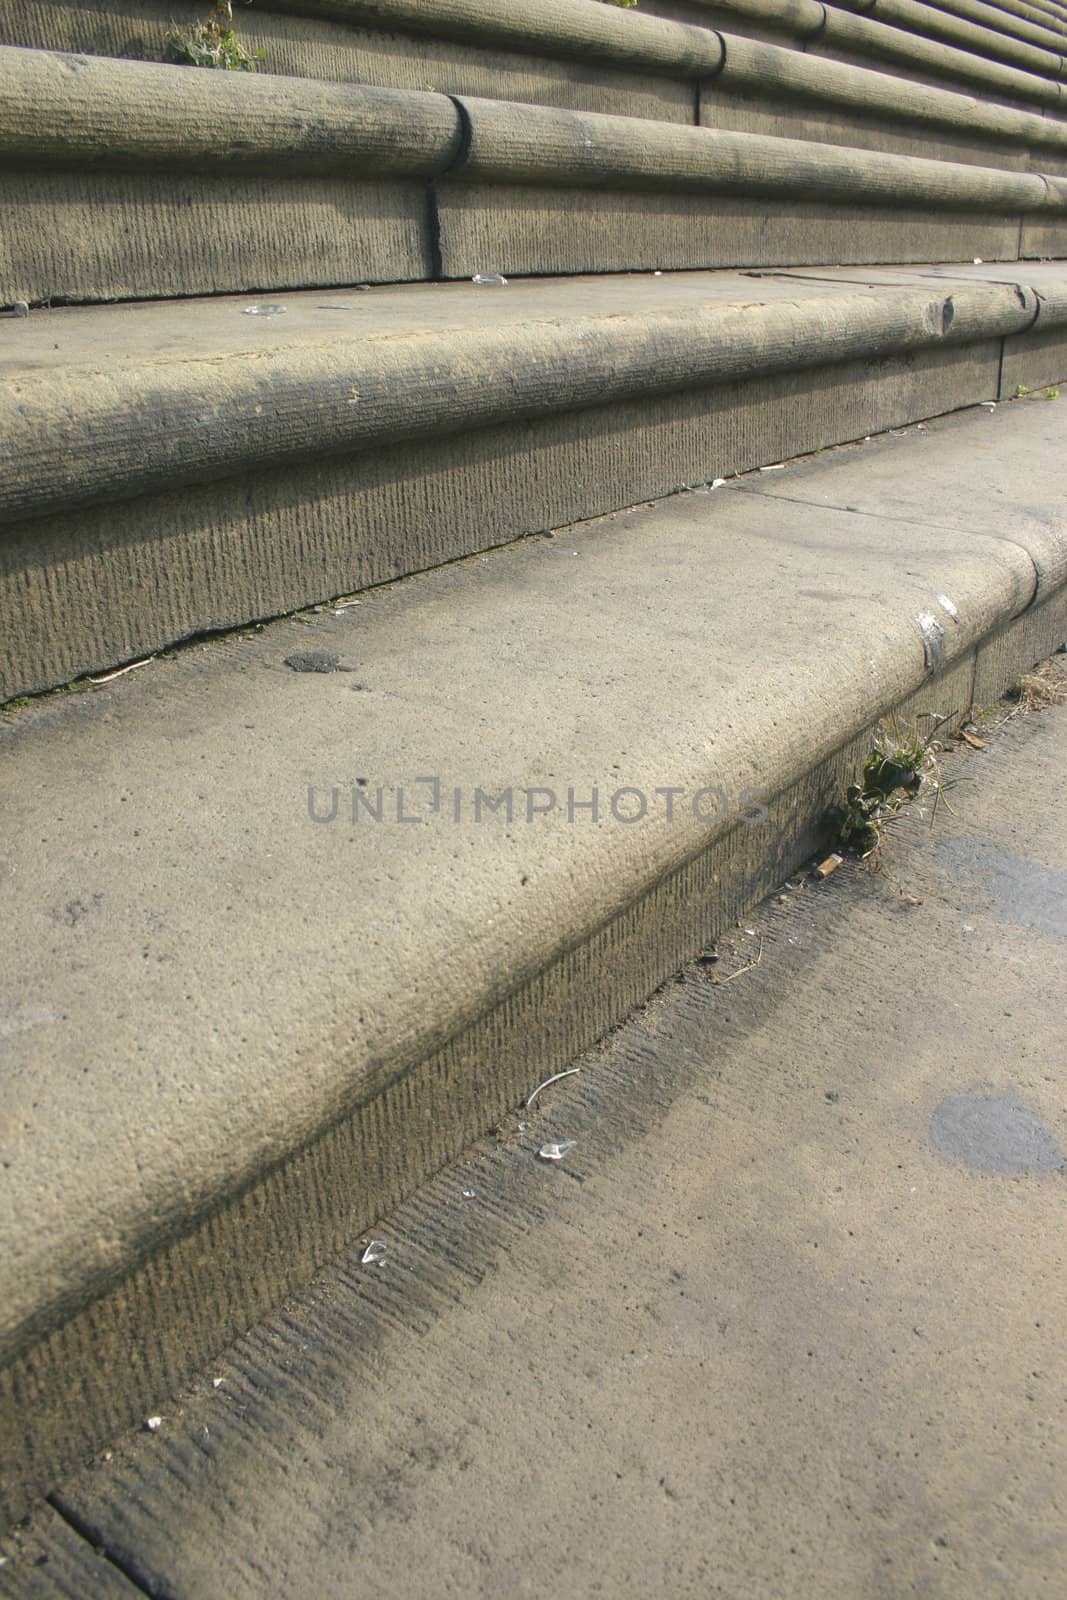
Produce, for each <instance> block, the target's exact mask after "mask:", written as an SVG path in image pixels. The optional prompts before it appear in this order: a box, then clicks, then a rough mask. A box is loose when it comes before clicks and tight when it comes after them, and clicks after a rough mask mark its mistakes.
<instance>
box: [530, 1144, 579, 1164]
mask: <svg viewBox="0 0 1067 1600" xmlns="http://www.w3.org/2000/svg"><path fill="white" fill-rule="evenodd" d="M574 1146H575V1140H573V1139H550V1140H549V1141H548V1143H547V1144H543V1145H542V1146H541V1148H540V1150H538V1152H537V1154H538V1155H539V1156H540V1157H541V1160H542V1161H562V1160H563V1157H564V1156H569V1155H570V1153H571V1151H572V1150H573V1149H574Z"/></svg>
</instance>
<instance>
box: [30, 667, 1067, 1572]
mask: <svg viewBox="0 0 1067 1600" xmlns="http://www.w3.org/2000/svg"><path fill="white" fill-rule="evenodd" d="M1062 660H1063V658H1062V657H1061V658H1060V661H1061V662H1062ZM1057 676H1058V682H1059V684H1060V685H1061V687H1062V690H1063V692H1064V693H1065V694H1067V670H1065V669H1064V667H1063V666H1062V665H1061V666H1060V667H1059V668H1058V674H1057ZM1010 710H1014V711H1015V714H1014V715H1013V716H1011V718H1010V720H1009V721H1008V722H1007V723H1006V724H1001V725H1000V726H999V727H998V726H997V725H998V724H1000V719H1001V718H1002V717H1003V716H1004V715H1005V714H1006V713H1007V712H1008V711H1010ZM990 729H992V731H990ZM983 733H984V734H985V736H986V739H987V743H986V747H985V748H984V749H982V750H981V751H978V750H971V749H958V750H957V751H956V752H955V753H952V752H950V753H948V754H947V755H945V756H943V757H942V775H943V777H944V778H945V780H946V781H948V782H951V783H952V784H953V785H954V786H953V787H952V789H951V790H950V791H949V793H950V798H951V802H952V810H951V812H950V811H949V810H948V809H946V807H944V806H943V805H942V806H941V807H940V808H939V810H938V813H937V816H936V818H932V817H931V815H930V812H929V809H928V805H927V803H926V802H925V801H924V802H921V803H920V806H919V807H917V808H916V809H914V810H913V811H912V812H911V813H910V814H909V815H908V816H907V817H906V818H905V819H904V820H903V821H902V822H901V824H900V825H899V826H898V827H897V829H896V830H895V832H894V833H893V834H892V836H891V839H890V840H889V842H888V843H887V845H886V848H885V852H884V857H883V869H882V871H881V873H880V874H872V873H870V872H869V871H868V870H867V869H866V868H865V867H864V866H863V865H861V864H860V863H858V862H850V863H847V864H846V865H844V866H843V867H842V868H841V869H840V870H839V871H838V872H837V873H836V874H834V875H833V876H832V877H831V878H830V879H828V880H827V881H826V882H825V883H824V884H822V885H818V886H814V885H812V884H811V883H810V881H808V882H805V881H803V880H801V882H800V884H799V886H797V887H793V886H789V887H784V886H783V888H782V889H781V890H780V892H779V893H778V894H777V895H775V896H774V897H772V898H771V899H770V900H769V901H768V902H767V903H765V904H764V905H762V906H760V907H759V908H757V909H755V910H754V911H752V912H750V913H748V914H747V915H746V917H745V919H744V923H743V925H742V926H740V927H737V928H734V929H732V930H730V931H729V932H728V933H727V934H726V935H725V936H724V937H723V938H722V939H721V940H720V941H719V944H718V947H717V952H716V955H717V959H716V960H714V961H711V960H707V959H706V960H705V961H704V962H702V963H694V964H690V965H688V966H687V967H686V968H684V969H683V970H682V971H681V972H680V973H679V974H678V975H677V978H676V979H675V980H674V981H672V982H669V983H668V984H667V985H666V986H665V988H664V989H663V990H661V991H660V992H659V993H658V994H657V995H655V996H654V997H652V999H651V1001H650V1002H649V1003H648V1004H647V1006H642V1007H640V1008H639V1009H638V1011H637V1012H635V1013H634V1014H633V1015H632V1016H631V1017H630V1019H629V1020H628V1021H627V1022H626V1024H625V1025H624V1026H623V1027H622V1028H620V1029H619V1030H618V1031H617V1032H616V1033H615V1034H614V1035H613V1037H612V1038H610V1039H609V1040H607V1041H605V1042H604V1044H603V1045H602V1046H601V1047H599V1048H598V1049H597V1050H595V1051H593V1052H591V1053H589V1054H587V1055H586V1056H584V1057H582V1058H580V1059H579V1060H578V1062H577V1063H575V1064H576V1065H578V1066H579V1067H580V1069H581V1070H580V1073H579V1074H578V1075H574V1076H571V1077H569V1078H567V1079H566V1080H564V1081H562V1082H560V1083H557V1084H555V1085H553V1086H551V1087H550V1088H549V1089H547V1090H545V1091H544V1092H543V1093H542V1094H541V1095H540V1096H539V1098H538V1100H537V1101H536V1102H535V1104H534V1106H533V1107H532V1108H531V1109H530V1110H529V1111H520V1112H517V1113H516V1112H512V1113H511V1114H510V1115H509V1116H507V1117H506V1118H505V1119H504V1120H503V1121H502V1123H501V1127H500V1129H499V1132H498V1135H497V1137H495V1138H491V1139H488V1140H486V1141H484V1142H483V1143H481V1144H479V1145H477V1146H475V1147H473V1148H471V1149H470V1150H468V1151H467V1152H465V1154H464V1156H463V1158H462V1159H461V1160H460V1161H459V1162H458V1163H457V1164H455V1165H453V1166H451V1167H449V1168H448V1169H447V1170H446V1171H444V1172H442V1173H441V1174H439V1175H438V1176H437V1177H436V1178H435V1179H434V1180H433V1182H432V1183H430V1184H428V1185H426V1186H425V1187H424V1188H423V1189H421V1190H420V1191H419V1193H418V1194H417V1195H416V1196H415V1197H413V1199H412V1200H411V1202H410V1203H409V1204H407V1205H405V1206H404V1207H402V1208H400V1209H399V1210H398V1211H396V1212H394V1213H392V1214H390V1215H388V1216H387V1217H385V1218H383V1219H380V1220H379V1221H378V1222H377V1223H376V1225H375V1228H374V1234H375V1236H376V1237H378V1238H380V1239H381V1240H382V1242H383V1243H384V1245H385V1255H384V1259H383V1260H382V1261H380V1262H379V1263H377V1264H375V1265H363V1264H361V1259H360V1258H361V1253H362V1251H361V1248H360V1247H357V1248H356V1249H354V1250H353V1251H351V1252H349V1253H347V1254H346V1255H345V1256H344V1257H343V1258H342V1259H340V1260H339V1261H338V1262H336V1263H335V1264H333V1265H332V1266H331V1267H330V1268H329V1270H327V1271H325V1272H324V1273H322V1274H321V1275H320V1276H319V1278H318V1279H317V1281H316V1282H315V1284H314V1285H313V1287H312V1289H311V1290H310V1292H309V1293H308V1294H307V1296H306V1297H304V1298H303V1299H302V1300H301V1301H299V1302H298V1303H293V1304H291V1305H290V1306H289V1307H287V1308H286V1310H285V1312H284V1313H283V1314H280V1315H279V1316H277V1317H275V1318H274V1319H272V1320H271V1321H269V1322H268V1323H266V1324H264V1325H263V1326H261V1327H259V1328H257V1329H255V1330H254V1331H253V1332H252V1333H250V1334H249V1335H248V1337H247V1338H245V1339H243V1340H241V1341H240V1342H239V1343H237V1344H236V1345H235V1346H234V1347H232V1348H231V1349H230V1350H228V1351H227V1352H225V1354H223V1355H222V1356H220V1358H219V1359H218V1360H217V1361H216V1362H215V1363H214V1364H213V1365H212V1366H210V1367H209V1368H207V1369H206V1370H205V1371H204V1372H203V1373H202V1374H200V1376H199V1378H198V1381H197V1382H196V1383H195V1384H194V1385H193V1386H192V1387H190V1388H188V1389H187V1390H186V1391H185V1392H184V1393H183V1394H181V1395H179V1396H176V1397H174V1398H173V1399H172V1401H171V1402H170V1403H168V1404H167V1405H165V1406H164V1407H162V1408H161V1409H162V1412H163V1415H162V1417H161V1420H160V1426H159V1429H158V1431H156V1432H155V1433H149V1432H147V1431H146V1430H145V1429H144V1428H142V1429H140V1430H139V1431H138V1432H136V1433H133V1434H131V1435H129V1436H127V1437H126V1438H125V1439H124V1440H122V1441H120V1442H118V1443H116V1444H115V1445H114V1447H113V1449H112V1450H111V1452H110V1453H109V1456H108V1458H107V1459H103V1458H101V1459H100V1460H98V1461H97V1462H96V1463H95V1464H94V1465H93V1467H91V1468H90V1469H88V1470H87V1471H85V1472H84V1473H82V1474H81V1475H80V1476H78V1477H77V1478H76V1479H75V1480H73V1481H70V1482H68V1483H66V1484H64V1485H62V1486H61V1488H60V1489H59V1491H58V1493H57V1494H56V1496H55V1499H56V1504H57V1505H58V1506H59V1508H60V1509H61V1511H62V1513H63V1515H64V1517H65V1518H67V1519H68V1521H69V1523H70V1524H71V1525H74V1526H76V1527H77V1528H79V1529H80V1530H81V1532H82V1534H83V1536H84V1537H85V1538H86V1539H87V1541H93V1542H96V1543H99V1544H100V1545H101V1546H102V1547H103V1548H104V1549H105V1550H106V1552H107V1554H108V1556H109V1559H110V1560H111V1561H112V1562H114V1563H115V1564H116V1565H117V1566H118V1567H119V1568H120V1569H121V1570H123V1571H124V1572H126V1573H127V1574H128V1575H129V1576H130V1578H131V1579H132V1580H133V1581H134V1582H136V1583H138V1584H139V1585H140V1586H141V1587H142V1588H143V1589H144V1591H145V1592H147V1593H150V1594H153V1595H156V1594H160V1595H162V1594H166V1595H167V1596H171V1597H173V1600H245V1597H248V1600H252V1597H256V1600H258V1597H259V1596H261V1595H263V1594H267V1593H279V1592H284V1593H286V1594H291V1595H294V1596H303V1595H309V1596H310V1595H320V1594H336V1595H340V1596H350V1595H351V1596H355V1595H364V1594H373V1595H375V1596H381V1597H383V1600H387V1597H392V1596H396V1597H397V1600H401V1597H403V1600H409V1597H415V1600H421V1597H423V1596H425V1597H426V1600H430V1597H433V1600H436V1597H437V1596H440V1595H451V1594H464V1595H470V1596H486V1597H487V1600H488V1597H491V1596H497V1595H499V1594H501V1593H503V1592H505V1591H506V1592H508V1593H515V1594H518V1595H524V1596H525V1595H529V1596H540V1595H543V1594H544V1593H545V1591H546V1587H548V1588H551V1589H552V1590H553V1592H555V1593H557V1594H561V1595H565V1596H567V1597H568V1600H585V1597H587V1596H589V1597H591V1596H596V1595H604V1594H611V1595H632V1594H639V1593H640V1594H654V1595H667V1594H670V1595H672V1596H673V1595H678V1596H690V1595H692V1596H706V1595H721V1596H729V1597H731V1600H736V1597H739V1596H743V1597H744V1600H771V1597H777V1596H781V1595H789V1596H791V1597H796V1600H807V1597H811V1600H851V1597H853V1596H855V1595H858V1594H862V1595H865V1596H867V1595H869V1596H872V1597H875V1600H902V1597H911V1596H914V1597H920V1596H921V1597H923V1600H926V1597H934V1600H971V1597H973V1596H981V1597H982V1600H994V1597H999V1596H1005V1597H1006V1596H1009V1595H1010V1596H1026V1597H1030V1596H1038V1595H1042V1594H1056V1593H1059V1592H1060V1591H1061V1590H1062V1589H1063V1587H1064V1584H1065V1582H1067V1550H1065V1547H1064V1543H1063V1537H1062V1509H1063V1508H1062V1485H1063V1479H1064V1472H1065V1470H1067V1442H1065V1437H1064V1431H1063V1427H1062V1414H1063V1408H1064V1402H1065V1399H1067V1361H1065V1355H1064V1345H1063V1339H1062V1328H1063V1323H1064V1317H1065V1315H1067V1287H1065V1286H1067V1273H1065V1271H1064V1266H1065V1263H1064V1249H1063V1229H1062V1208H1063V1193H1064V1181H1065V1177H1067V1166H1065V1153H1067V1074H1065V1056H1064V1039H1063V1027H1062V1018H1063V1005H1062V998H1063V994H1064V992H1065V989H1067V942H1065V941H1067V922H1065V921H1064V910H1063V908H1064V905H1065V903H1067V839H1065V835H1064V830H1063V826H1062V820H1061V815H1060V806H1059V803H1058V796H1059V795H1060V794H1061V793H1062V790H1063V785H1064V782H1065V781H1067V703H1065V704H1061V705H1060V706H1058V707H1052V708H1050V709H1047V710H1044V711H1035V712H1031V713H1023V712H1021V711H1020V710H1019V709H1018V706H1017V705H1014V706H1002V707H1000V708H997V709H995V710H994V711H992V712H991V713H990V715H989V718H988V726H987V727H984V728H983ZM757 956H758V957H759V960H758V962H756V963H755V964H754V962H755V958H756V957H757ZM724 980H725V981H724ZM520 1121H521V1122H522V1123H524V1124H525V1127H523V1128H520ZM549 1139H556V1140H559V1139H571V1140H573V1141H575V1143H574V1148H573V1150H571V1151H570V1152H569V1154H567V1155H566V1157H565V1158H564V1159H563V1160H562V1161H560V1162H558V1163H552V1162H546V1161H543V1160H539V1159H538V1156H537V1151H538V1149H539V1148H540V1147H541V1146H542V1144H543V1143H544V1142H545V1141H547V1140H549ZM0 1577H2V1574H0ZM0 1592H5V1593H7V1594H10V1595H12V1596H14V1597H16V1600H21V1596H22V1594H23V1593H24V1592H25V1591H23V1590H21V1589H20V1588H19V1587H18V1585H17V1584H15V1585H14V1587H11V1586H9V1587H8V1588H7V1590H3V1585H2V1583H0ZM96 1592H97V1591H94V1590H87V1591H86V1594H87V1597H88V1600H91V1597H92V1596H93V1595H94V1594H95V1593H96ZM99 1592H100V1593H105V1592H106V1591H104V1590H101V1591H99Z"/></svg>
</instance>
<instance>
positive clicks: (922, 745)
mask: <svg viewBox="0 0 1067 1600" xmlns="http://www.w3.org/2000/svg"><path fill="white" fill-rule="evenodd" d="M915 720H916V723H918V722H919V721H923V722H926V721H929V722H932V724H933V726H932V727H931V728H930V729H929V731H928V732H921V731H920V730H919V728H918V727H917V726H916V727H911V728H907V727H905V726H903V725H902V724H901V723H900V722H898V721H897V720H896V719H895V718H893V719H890V720H889V721H887V722H885V723H883V724H882V725H881V727H880V728H879V730H878V734H877V737H876V738H875V741H874V743H873V744H872V746H871V749H870V753H869V754H868V756H867V759H866V760H865V761H864V763H863V775H862V779H861V781H860V782H859V783H851V784H849V786H848V788H847V789H846V790H845V798H844V800H843V801H841V802H840V803H839V804H838V805H835V806H832V807H831V808H830V810H829V812H828V813H827V821H828V822H829V824H830V827H831V828H832V830H833V834H834V839H835V842H836V843H837V844H838V845H839V846H840V847H841V848H842V849H845V850H853V851H855V852H856V853H857V854H858V855H859V856H860V857H861V859H862V860H864V861H866V862H867V864H868V866H869V867H870V869H871V871H872V872H878V871H880V870H881V866H882V846H883V844H884V841H885V837H886V834H887V831H888V830H889V829H890V828H891V827H892V826H893V824H894V823H895V822H896V821H897V820H898V818H899V817H900V814H901V812H902V811H903V810H904V808H905V807H906V806H909V805H911V804H913V803H914V802H915V801H916V800H917V799H918V798H919V797H920V796H922V795H924V794H927V793H932V795H933V800H932V804H931V808H930V826H931V827H932V826H933V823H934V818H935V817H936V815H937V810H938V807H939V806H940V805H942V804H943V805H945V806H946V807H948V809H949V810H950V811H951V809H952V808H951V806H949V804H948V801H947V800H946V799H945V791H946V790H947V789H949V788H951V787H952V786H953V784H954V783H955V782H956V781H958V780H955V779H946V778H945V776H944V774H943V773H942V771H941V767H940V764H939V762H938V756H939V755H940V753H941V751H942V749H943V748H944V747H943V745H942V744H941V743H940V741H939V740H938V739H937V738H936V737H935V735H936V733H937V730H938V728H940V727H941V726H942V724H943V723H945V722H946V721H947V720H948V718H947V717H944V716H939V715H938V713H937V712H932V711H928V712H920V713H919V715H918V717H917V718H916V719H915Z"/></svg>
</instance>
